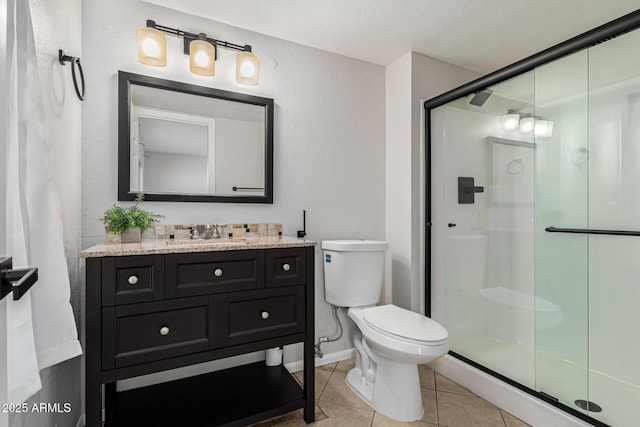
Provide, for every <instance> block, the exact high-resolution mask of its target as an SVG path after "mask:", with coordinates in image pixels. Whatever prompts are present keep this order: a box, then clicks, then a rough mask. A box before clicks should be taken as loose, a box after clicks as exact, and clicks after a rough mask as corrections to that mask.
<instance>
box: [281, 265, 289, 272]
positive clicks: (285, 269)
mask: <svg viewBox="0 0 640 427" xmlns="http://www.w3.org/2000/svg"><path fill="white" fill-rule="evenodd" d="M282 269H283V270H284V271H289V270H291V265H290V264H282Z"/></svg>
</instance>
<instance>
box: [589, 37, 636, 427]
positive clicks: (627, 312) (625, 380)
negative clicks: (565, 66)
mask: <svg viewBox="0 0 640 427" xmlns="http://www.w3.org/2000/svg"><path fill="white" fill-rule="evenodd" d="M639 48H640V31H637V30H636V31H634V32H631V33H627V34H625V35H622V36H619V37H617V38H615V39H613V40H609V41H608V42H606V43H603V44H600V45H596V46H594V47H592V48H590V49H589V153H590V156H589V157H590V159H589V163H590V166H589V227H590V228H592V229H604V230H623V231H624V230H629V231H640V58H639V57H638V55H637V54H636V52H638V49H639ZM639 307H640V237H637V236H615V235H589V323H588V324H589V401H591V402H593V404H595V405H598V406H594V405H592V407H591V408H590V409H591V411H590V413H589V415H590V416H592V417H594V418H597V419H599V420H601V421H603V422H605V423H607V424H609V425H612V426H636V425H638V418H639V417H640V410H639V409H638V403H639V402H640V359H639V358H640V332H639V331H638V328H640V308H639Z"/></svg>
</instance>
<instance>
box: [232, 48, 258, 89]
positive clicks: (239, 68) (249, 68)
mask: <svg viewBox="0 0 640 427" xmlns="http://www.w3.org/2000/svg"><path fill="white" fill-rule="evenodd" d="M259 74H260V60H259V59H258V55H256V54H255V53H252V52H238V53H237V55H236V81H237V82H238V83H242V84H245V85H257V84H258V75H259Z"/></svg>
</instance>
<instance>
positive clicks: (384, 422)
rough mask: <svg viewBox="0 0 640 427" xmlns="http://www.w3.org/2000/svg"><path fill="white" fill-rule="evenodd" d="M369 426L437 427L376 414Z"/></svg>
mask: <svg viewBox="0 0 640 427" xmlns="http://www.w3.org/2000/svg"><path fill="white" fill-rule="evenodd" d="M371 426H372V427H403V426H416V427H437V426H438V425H437V424H431V423H425V422H424V421H414V422H410V423H407V422H402V421H396V420H392V419H391V418H388V417H385V416H384V415H382V414H380V413H378V412H376V413H375V415H374V416H373V424H371Z"/></svg>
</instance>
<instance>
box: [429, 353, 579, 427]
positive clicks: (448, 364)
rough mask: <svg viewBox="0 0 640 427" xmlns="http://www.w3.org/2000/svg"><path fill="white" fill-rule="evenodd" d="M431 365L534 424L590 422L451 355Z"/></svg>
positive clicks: (574, 426) (559, 426)
mask: <svg viewBox="0 0 640 427" xmlns="http://www.w3.org/2000/svg"><path fill="white" fill-rule="evenodd" d="M430 366H431V367H432V368H433V369H434V370H435V371H436V372H439V373H440V374H442V375H444V376H446V377H447V378H449V379H450V380H452V381H454V382H456V383H458V384H460V385H461V386H463V387H465V388H466V389H468V390H469V391H471V392H472V393H474V394H476V395H478V396H480V397H481V398H483V399H484V400H487V401H489V402H491V403H493V404H494V405H496V406H497V407H498V408H501V409H504V410H505V411H507V412H509V413H510V414H512V415H514V416H516V417H518V418H520V419H521V420H522V421H524V422H526V423H528V424H530V425H532V426H534V427H537V426H540V427H545V426H554V427H584V426H590V425H591V424H588V423H587V422H585V421H582V420H580V419H578V418H576V417H574V416H572V415H570V414H568V413H566V412H564V411H562V410H560V409H558V408H556V407H555V406H553V405H549V404H547V403H546V402H543V401H542V400H540V399H536V398H535V397H533V396H531V395H530V394H528V393H525V392H524V391H522V390H520V389H518V388H516V387H513V386H511V385H509V384H507V383H505V382H504V381H500V380H499V379H497V378H495V377H493V376H491V375H489V374H487V373H486V372H482V371H481V370H479V369H476V368H475V367H473V366H471V365H469V364H467V363H465V362H463V361H461V360H459V359H456V358H455V357H452V356H450V355H445V356H444V357H441V358H440V359H438V360H436V361H435V362H433V363H431V364H430Z"/></svg>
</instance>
